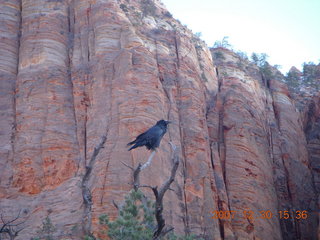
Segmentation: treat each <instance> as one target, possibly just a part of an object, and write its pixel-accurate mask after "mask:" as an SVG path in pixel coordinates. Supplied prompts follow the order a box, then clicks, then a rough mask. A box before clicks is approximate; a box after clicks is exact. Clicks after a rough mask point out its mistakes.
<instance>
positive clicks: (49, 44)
mask: <svg viewBox="0 0 320 240" xmlns="http://www.w3.org/2000/svg"><path fill="white" fill-rule="evenodd" d="M0 19H1V22H2V24H1V25H0V37H1V41H0V56H1V57H0V78H1V79H0V86H1V92H0V114H1V118H0V126H1V135H0V168H1V174H0V208H1V209H0V210H1V213H2V215H3V216H4V217H5V218H6V219H10V218H13V217H14V216H16V215H17V214H18V213H19V211H21V213H22V214H21V216H22V217H25V216H27V221H26V222H25V229H24V230H22V231H21V232H20V233H19V236H18V237H17V239H27V238H30V237H32V236H35V235H36V231H37V230H38V229H37V226H40V225H41V222H42V220H43V219H44V218H45V217H46V216H49V217H50V219H51V220H52V222H53V224H54V225H55V226H56V229H57V231H56V232H55V233H54V235H55V236H56V237H58V238H59V239H62V238H66V239H81V238H83V237H84V236H85V235H86V234H89V233H93V234H94V235H96V236H98V235H99V234H100V229H99V224H98V218H99V216H100V215H101V214H102V213H108V214H109V215H110V216H111V217H112V218H114V217H116V214H117V209H116V208H115V207H114V204H113V201H114V202H116V203H118V204H121V202H122V201H123V197H124V195H125V194H126V193H127V192H128V191H129V190H130V188H131V186H130V183H131V181H132V173H131V170H130V169H129V168H127V167H125V166H124V165H123V164H122V162H123V163H126V164H128V165H132V166H133V165H134V166H136V165H137V164H138V163H139V162H143V161H145V160H146V159H147V158H148V156H149V154H150V153H149V152H148V151H146V150H145V149H136V150H133V151H131V152H128V151H127V148H126V143H127V142H129V141H130V140H132V139H133V138H134V137H135V136H136V135H138V134H139V133H141V132H143V131H145V130H146V129H147V128H148V127H150V126H151V125H153V124H154V123H155V122H156V121H157V120H159V119H167V120H170V121H173V122H174V124H172V125H171V126H170V127H169V130H168V133H167V134H166V135H165V137H164V139H163V140H162V143H161V146H160V148H159V150H158V151H157V153H156V155H155V158H154V160H153V162H152V165H151V166H150V167H148V168H147V169H146V170H144V171H143V172H142V175H141V182H142V183H144V184H148V185H152V186H155V185H159V184H161V183H162V182H163V181H164V180H165V179H166V178H167V177H168V176H169V174H170V166H171V164H172V162H171V159H170V146H169V144H168V142H169V141H171V142H173V143H174V144H175V145H176V146H177V147H178V149H179V155H180V159H181V164H180V167H179V170H178V174H177V177H176V180H175V182H174V183H173V184H172V188H173V189H174V191H170V192H168V193H167V194H166V196H165V200H164V208H165V209H164V213H165V218H166V223H167V224H168V225H172V226H174V227H175V232H177V233H179V234H188V233H194V234H196V235H198V236H201V237H203V238H204V239H317V238H319V233H320V228H319V216H318V212H317V211H318V210H319V195H318V193H319V190H320V189H319V188H320V187H319V186H320V185H319V179H320V175H319V161H320V157H319V156H320V155H319V150H320V144H319V141H320V140H319V139H320V135H319V131H320V127H319V126H320V124H319V121H320V120H319V119H320V114H319V113H320V111H319V97H314V98H312V99H307V100H306V101H305V103H304V105H303V107H302V109H301V111H298V110H297V109H296V107H295V100H293V99H291V98H290V94H289V92H288V90H287V87H286V86H285V84H284V83H282V82H281V81H280V79H278V77H277V76H279V74H278V75H277V74H274V75H273V77H271V78H270V77H269V78H267V77H265V76H264V75H263V74H261V72H260V71H259V68H258V67H257V66H255V65H253V64H251V63H249V62H248V61H246V60H244V59H241V58H240V57H239V56H237V55H236V54H235V53H233V52H231V51H229V50H226V49H222V48H218V49H213V50H212V52H210V51H209V49H208V48H207V47H206V45H205V44H204V43H203V42H202V41H201V40H200V39H198V38H197V37H195V36H194V35H193V34H192V32H190V30H188V29H187V28H186V27H183V26H182V25H181V24H180V23H179V22H178V21H176V20H175V19H173V18H172V17H171V15H170V14H169V13H168V12H167V10H166V9H165V7H164V6H163V5H162V4H161V2H158V1H151V0H150V1H127V0H123V1H116V0H108V1H106V0H90V1H88V0H77V1H72V0H59V1H53V0H46V1H45V0H37V1H34V0H10V1H1V2H0ZM211 54H212V56H213V59H214V60H212V56H211ZM99 146H100V147H101V146H103V147H102V148H99ZM95 149H99V152H98V154H97V155H96V156H95V154H94V151H95ZM145 192H146V193H147V194H148V195H149V196H152V194H151V192H150V191H148V190H146V191H145ZM304 210H305V211H308V216H307V218H306V219H298V218H297V216H298V214H299V211H304ZM215 211H222V212H220V213H223V211H224V213H226V211H232V213H234V216H233V217H232V218H231V217H229V218H225V219H221V217H220V218H219V217H217V214H215ZM279 211H288V212H290V214H291V217H292V218H290V219H284V218H283V216H282V218H281V217H280V214H281V213H283V212H281V213H279Z"/></svg>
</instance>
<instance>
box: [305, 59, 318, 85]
mask: <svg viewBox="0 0 320 240" xmlns="http://www.w3.org/2000/svg"><path fill="white" fill-rule="evenodd" d="M319 77H320V68H319V67H317V65H316V64H315V63H313V62H309V63H303V82H304V84H305V85H306V86H311V87H314V88H315V89H316V90H319V88H320V86H319V85H320V84H319V82H317V81H316V79H317V78H319Z"/></svg>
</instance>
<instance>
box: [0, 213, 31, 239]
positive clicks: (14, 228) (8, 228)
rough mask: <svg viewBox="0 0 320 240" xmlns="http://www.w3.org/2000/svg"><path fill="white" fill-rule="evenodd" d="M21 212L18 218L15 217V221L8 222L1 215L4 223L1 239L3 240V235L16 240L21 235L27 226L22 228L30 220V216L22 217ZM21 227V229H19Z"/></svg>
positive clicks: (0, 232)
mask: <svg viewBox="0 0 320 240" xmlns="http://www.w3.org/2000/svg"><path fill="white" fill-rule="evenodd" d="M20 214H21V210H19V213H18V215H17V216H16V217H14V218H13V219H11V220H9V221H6V220H5V219H4V217H3V215H2V214H1V215H0V216H1V221H2V226H1V228H0V239H1V234H2V233H3V234H7V235H8V236H9V238H10V240H13V239H15V238H16V237H17V236H18V235H19V233H20V232H21V231H22V230H23V229H25V226H21V225H23V224H24V223H25V222H26V221H27V220H28V216H27V217H21V215H20ZM20 218H24V219H23V220H21V219H20ZM17 221H19V222H17ZM19 226H20V227H19Z"/></svg>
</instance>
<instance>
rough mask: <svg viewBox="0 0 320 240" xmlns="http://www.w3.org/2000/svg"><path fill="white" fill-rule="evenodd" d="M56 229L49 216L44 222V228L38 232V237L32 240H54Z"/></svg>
mask: <svg viewBox="0 0 320 240" xmlns="http://www.w3.org/2000/svg"><path fill="white" fill-rule="evenodd" d="M55 231H56V227H55V226H54V225H53V224H52V222H51V219H50V217H49V216H47V217H46V218H45V219H44V220H43V221H42V226H41V227H40V228H39V230H38V231H37V236H36V237H34V238H32V240H54V239H55V238H54V237H53V234H54V232H55Z"/></svg>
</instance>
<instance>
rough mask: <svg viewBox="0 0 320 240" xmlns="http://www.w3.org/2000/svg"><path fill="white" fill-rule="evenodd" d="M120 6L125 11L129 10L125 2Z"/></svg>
mask: <svg viewBox="0 0 320 240" xmlns="http://www.w3.org/2000/svg"><path fill="white" fill-rule="evenodd" d="M120 8H121V9H122V11H124V12H129V9H128V7H127V5H125V4H123V3H121V4H120Z"/></svg>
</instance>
